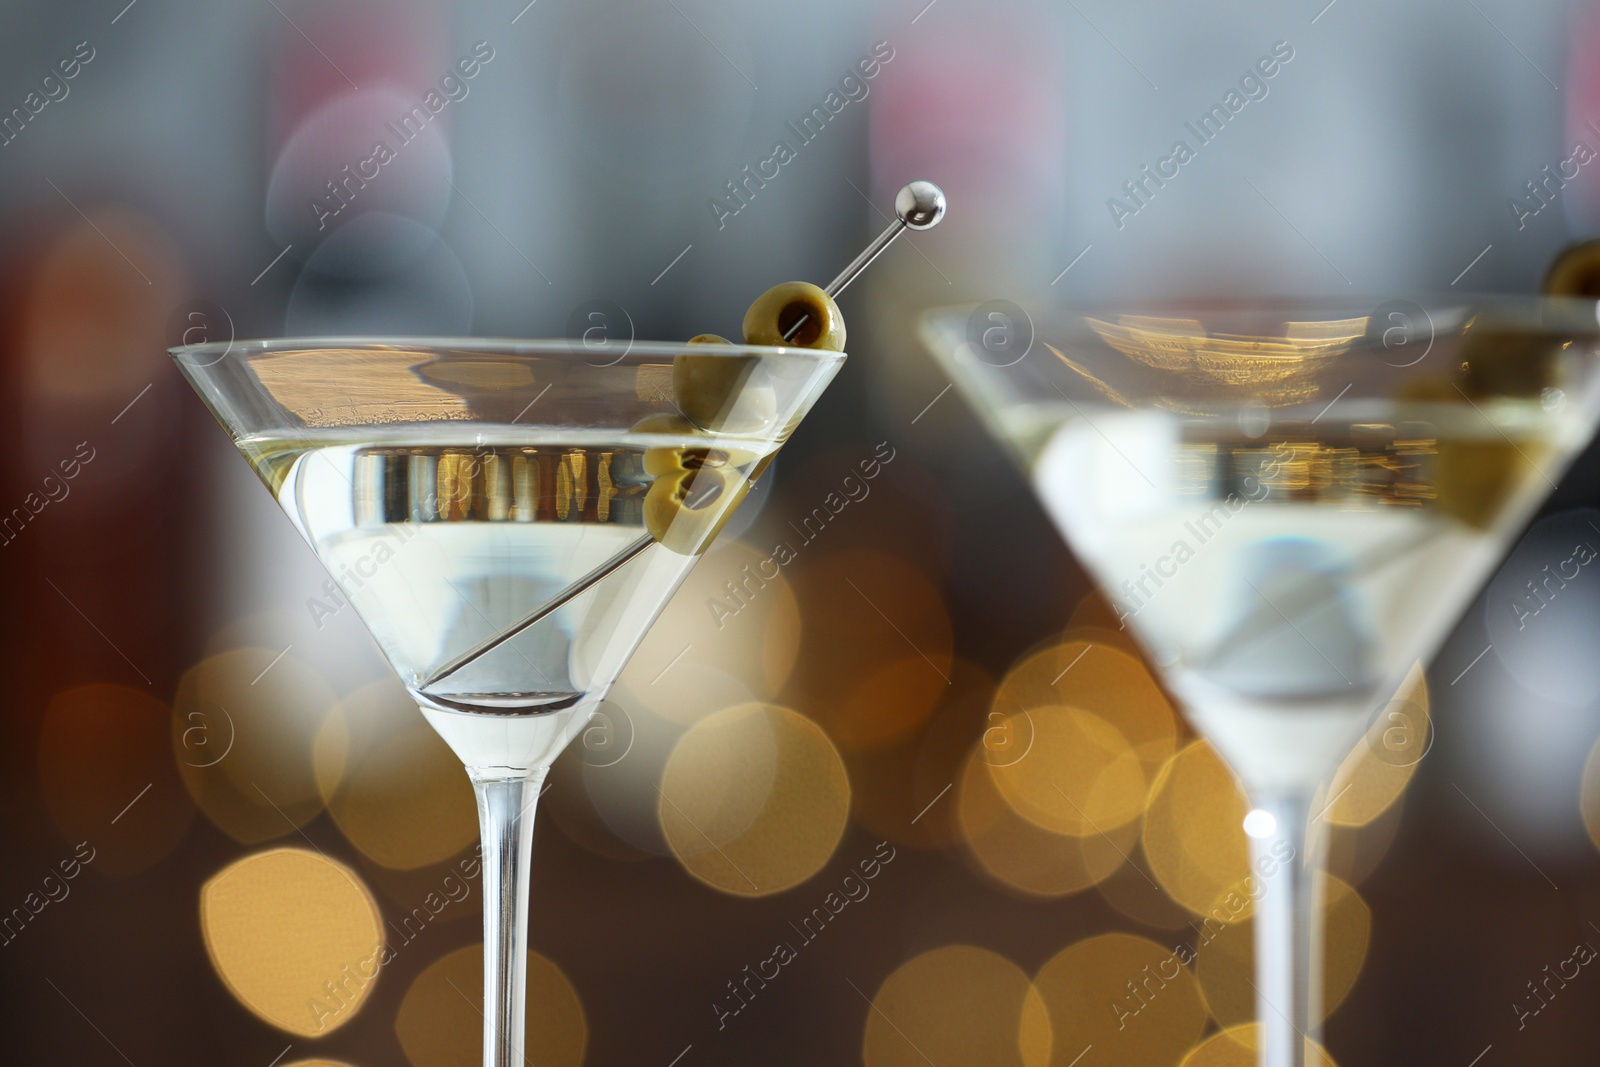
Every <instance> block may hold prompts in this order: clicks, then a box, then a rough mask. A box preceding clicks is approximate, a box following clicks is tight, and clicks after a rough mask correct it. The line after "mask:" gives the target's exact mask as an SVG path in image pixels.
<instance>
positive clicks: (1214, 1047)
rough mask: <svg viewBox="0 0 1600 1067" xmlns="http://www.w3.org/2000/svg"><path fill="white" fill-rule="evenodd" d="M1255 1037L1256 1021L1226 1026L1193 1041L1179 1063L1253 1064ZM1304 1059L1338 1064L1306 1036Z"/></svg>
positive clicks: (1328, 1066)
mask: <svg viewBox="0 0 1600 1067" xmlns="http://www.w3.org/2000/svg"><path fill="white" fill-rule="evenodd" d="M1259 1040H1260V1026H1259V1025H1258V1024H1256V1023H1244V1024H1243V1025H1240V1026H1230V1027H1228V1028H1227V1029H1226V1030H1222V1031H1219V1032H1217V1033H1215V1034H1212V1035H1211V1036H1210V1037H1208V1038H1206V1039H1205V1040H1204V1041H1202V1042H1200V1044H1198V1045H1196V1046H1195V1047H1194V1049H1192V1050H1191V1051H1190V1053H1189V1054H1188V1055H1187V1056H1185V1057H1184V1058H1183V1063H1182V1065H1181V1067H1257V1064H1258V1063H1259V1062H1260V1061H1259V1060H1257V1058H1256V1045H1257V1043H1258V1042H1259ZM1306 1063H1307V1064H1308V1065H1309V1067H1338V1065H1337V1064H1335V1063H1334V1062H1333V1057H1331V1056H1329V1055H1328V1052H1327V1050H1326V1049H1324V1048H1323V1047H1322V1046H1321V1045H1319V1044H1317V1043H1316V1042H1315V1041H1312V1040H1311V1039H1310V1038H1307V1039H1306Z"/></svg>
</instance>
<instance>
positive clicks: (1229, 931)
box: [1195, 874, 1372, 1026]
mask: <svg viewBox="0 0 1600 1067" xmlns="http://www.w3.org/2000/svg"><path fill="white" fill-rule="evenodd" d="M1321 885H1322V920H1323V935H1322V948H1321V951H1322V1007H1321V1014H1320V1015H1319V1017H1318V1020H1317V1021H1318V1022H1321V1021H1322V1020H1323V1019H1326V1018H1327V1017H1328V1016H1329V1015H1332V1014H1333V1013H1334V1012H1335V1011H1336V1010H1338V1008H1339V1005H1340V1004H1343V1003H1344V1000H1345V998H1346V997H1347V996H1349V995H1350V991H1351V990H1352V989H1353V988H1355V984H1356V979H1357V978H1359V977H1360V975H1361V967H1362V965H1363V964H1364V963H1365V962H1366V959H1367V948H1368V945H1369V944H1370V942H1371V938H1372V909H1371V908H1369V907H1368V906H1367V902H1366V901H1364V900H1362V899H1361V894H1360V893H1358V892H1356V890H1355V889H1354V888H1352V887H1351V886H1350V885H1348V884H1347V883H1345V882H1344V881H1342V880H1340V879H1338V878H1335V877H1333V876H1332V875H1327V874H1324V875H1322V876H1321ZM1203 929H1204V931H1205V934H1204V935H1203V937H1204V936H1209V937H1210V940H1204V939H1203V937H1202V938H1201V939H1197V942H1196V944H1195V948H1196V949H1197V955H1196V958H1195V974H1196V975H1197V976H1198V977H1199V979H1200V985H1201V988H1202V989H1204V990H1205V994H1206V1003H1207V1004H1209V1005H1210V1007H1211V1014H1212V1015H1213V1016H1214V1017H1215V1018H1216V1020H1217V1022H1218V1023H1220V1024H1222V1025H1223V1026H1233V1025H1235V1024H1239V1023H1245V1022H1248V1021H1250V1020H1251V1019H1254V1018H1255V1017H1256V992H1255V986H1254V985H1253V983H1254V981H1255V947H1254V946H1255V921H1254V920H1253V919H1245V920H1243V921H1240V922H1236V923H1232V924H1229V925H1226V926H1221V925H1219V924H1218V923H1216V922H1207V923H1206V924H1205V925H1204V927H1203Z"/></svg>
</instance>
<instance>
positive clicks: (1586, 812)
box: [1578, 740, 1600, 849]
mask: <svg viewBox="0 0 1600 1067" xmlns="http://www.w3.org/2000/svg"><path fill="white" fill-rule="evenodd" d="M1578 806H1579V808H1580V809H1581V810H1582V812H1583V825H1584V828H1585V829H1587V830H1588V831H1589V839H1590V840H1591V841H1593V842H1594V847H1595V848H1597V849H1600V740H1597V741H1596V742H1595V743H1594V747H1593V748H1591V749H1590V750H1589V758H1588V759H1587V760H1585V761H1584V764H1583V787H1582V789H1581V790H1580V792H1579V796H1578Z"/></svg>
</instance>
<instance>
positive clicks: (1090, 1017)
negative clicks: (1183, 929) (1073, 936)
mask: <svg viewBox="0 0 1600 1067" xmlns="http://www.w3.org/2000/svg"><path fill="white" fill-rule="evenodd" d="M1034 986H1035V987H1036V988H1037V989H1038V991H1039V995H1040V996H1041V997H1043V998H1044V1003H1045V1007H1046V1008H1047V1009H1048V1011H1049V1015H1050V1024H1051V1027H1052V1030H1053V1033H1054V1035H1055V1042H1054V1048H1053V1051H1052V1053H1051V1056H1050V1065H1051V1067H1068V1065H1069V1064H1072V1063H1075V1062H1077V1061H1078V1057H1081V1056H1083V1054H1084V1052H1085V1051H1086V1050H1087V1049H1089V1048H1091V1047H1092V1048H1093V1049H1094V1062H1095V1063H1097V1064H1104V1065H1107V1067H1123V1065H1126V1067H1171V1065H1176V1064H1177V1063H1178V1061H1179V1060H1181V1059H1182V1058H1183V1055H1184V1053H1185V1052H1187V1051H1188V1050H1189V1049H1190V1048H1191V1047H1192V1046H1193V1045H1194V1043H1195V1041H1197V1040H1198V1039H1199V1037H1200V1035H1201V1033H1203V1032H1204V1031H1205V1028H1206V1022H1207V1018H1208V1016H1207V1012H1206V1005H1205V998H1204V997H1203V996H1202V995H1201V993H1200V984H1199V982H1197V981H1196V980H1195V977H1194V974H1193V972H1191V971H1190V970H1189V968H1188V967H1186V966H1184V965H1183V963H1182V957H1181V956H1180V954H1179V952H1178V951H1177V950H1176V949H1172V948H1163V947H1161V946H1160V945H1158V944H1156V943H1155V942H1154V941H1150V940H1147V939H1145V938H1142V937H1135V936H1133V935H1132V934H1101V935H1100V936H1098V937H1091V938H1088V939H1087V940H1084V941H1079V942H1078V943H1077V944H1075V945H1071V946H1069V947H1067V948H1065V949H1062V950H1061V951H1060V952H1058V953H1057V954H1056V955H1055V956H1053V957H1051V959H1050V960H1049V962H1047V963H1046V964H1045V965H1044V966H1043V967H1041V968H1039V973H1038V974H1037V975H1036V976H1035V977H1034Z"/></svg>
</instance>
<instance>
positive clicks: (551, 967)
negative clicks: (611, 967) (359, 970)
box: [394, 945, 589, 1067]
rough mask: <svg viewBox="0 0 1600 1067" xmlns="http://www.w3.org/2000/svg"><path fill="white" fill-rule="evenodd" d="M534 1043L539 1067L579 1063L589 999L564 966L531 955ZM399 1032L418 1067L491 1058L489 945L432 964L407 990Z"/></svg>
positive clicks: (474, 1066) (530, 1049)
mask: <svg viewBox="0 0 1600 1067" xmlns="http://www.w3.org/2000/svg"><path fill="white" fill-rule="evenodd" d="M527 990H528V999H527V1008H526V1009H525V1010H526V1012H527V1016H526V1018H527V1047H526V1049H525V1050H524V1054H525V1056H526V1057H527V1060H528V1062H529V1063H531V1064H538V1067H579V1065H580V1064H581V1063H583V1057H584V1053H585V1050H586V1049H587V1047H588V1044H589V1024H588V1021H587V1019H585V1017H584V1012H583V1002H582V1001H581V1000H579V999H578V991H577V990H576V989H574V988H573V986H572V983H571V982H570V981H568V980H567V976H566V975H565V974H563V973H562V971H561V968H560V967H558V966H556V965H555V964H554V963H552V962H551V961H550V960H548V959H546V958H545V957H544V956H541V955H540V954H539V953H537V952H529V953H528V985H527ZM394 1029H395V1034H396V1035H397V1036H398V1037H399V1038H400V1047H401V1048H402V1049H403V1050H405V1054H406V1059H408V1060H410V1061H411V1067H478V1065H479V1064H481V1063H483V946H482V945H468V946H466V947H465V948H459V949H457V950H456V951H454V952H452V953H450V954H449V955H448V956H445V957H444V958H442V959H439V960H435V961H434V962H433V963H431V964H429V965H428V967H427V969H425V970H424V971H423V972H422V973H421V974H419V975H417V977H416V979H415V980H414V981H413V982H412V983H411V988H410V989H408V990H406V995H405V999H404V1000H402V1001H401V1002H400V1012H399V1015H398V1017H397V1018H396V1019H395V1024H394Z"/></svg>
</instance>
